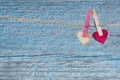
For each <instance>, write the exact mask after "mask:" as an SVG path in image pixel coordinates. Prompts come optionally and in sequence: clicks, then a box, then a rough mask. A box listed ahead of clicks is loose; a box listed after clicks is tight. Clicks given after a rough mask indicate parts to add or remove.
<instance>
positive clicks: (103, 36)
mask: <svg viewBox="0 0 120 80" xmlns="http://www.w3.org/2000/svg"><path fill="white" fill-rule="evenodd" d="M91 14H92V16H93V19H94V24H95V27H96V29H97V31H96V32H94V33H93V34H91V33H89V32H88V27H89V25H90V16H91ZM77 36H78V39H79V40H80V42H81V43H82V44H86V43H88V42H89V41H90V39H91V38H92V37H93V38H94V39H95V40H96V41H97V42H99V43H101V44H104V43H105V41H106V40H107V36H108V31H107V30H105V29H103V30H102V29H101V27H100V24H99V20H98V17H97V13H96V11H95V10H88V11H87V16H86V20H85V25H84V31H79V32H78V34H77Z"/></svg>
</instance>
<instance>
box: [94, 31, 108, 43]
mask: <svg viewBox="0 0 120 80" xmlns="http://www.w3.org/2000/svg"><path fill="white" fill-rule="evenodd" d="M102 33H103V36H99V34H98V32H97V31H96V32H94V33H93V38H94V39H95V40H96V41H98V42H99V43H101V44H104V42H105V41H106V39H107V36H108V31H107V30H102Z"/></svg>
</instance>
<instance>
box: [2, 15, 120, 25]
mask: <svg viewBox="0 0 120 80" xmlns="http://www.w3.org/2000/svg"><path fill="white" fill-rule="evenodd" d="M0 18H2V19H8V20H17V21H24V22H41V23H47V24H54V25H66V26H84V25H83V24H67V23H63V22H55V21H51V20H40V19H28V18H11V17H7V16H0ZM90 26H91V27H94V25H90ZM101 26H110V27H112V26H120V24H106V25H101Z"/></svg>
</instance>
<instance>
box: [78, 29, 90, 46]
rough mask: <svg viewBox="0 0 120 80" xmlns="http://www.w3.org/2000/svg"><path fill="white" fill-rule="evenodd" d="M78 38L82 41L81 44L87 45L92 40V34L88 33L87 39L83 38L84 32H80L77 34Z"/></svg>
mask: <svg viewBox="0 0 120 80" xmlns="http://www.w3.org/2000/svg"><path fill="white" fill-rule="evenodd" d="M77 36H78V39H79V40H80V42H81V43H82V44H86V43H87V42H89V41H90V39H91V38H92V34H91V33H89V32H88V33H87V36H86V37H83V32H82V31H79V32H78V34H77Z"/></svg>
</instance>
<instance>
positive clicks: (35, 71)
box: [0, 0, 120, 80]
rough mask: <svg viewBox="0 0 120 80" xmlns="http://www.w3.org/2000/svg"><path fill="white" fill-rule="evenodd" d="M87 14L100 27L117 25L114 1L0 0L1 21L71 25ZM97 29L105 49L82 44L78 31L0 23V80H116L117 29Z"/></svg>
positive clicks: (119, 57) (119, 58)
mask: <svg viewBox="0 0 120 80" xmlns="http://www.w3.org/2000/svg"><path fill="white" fill-rule="evenodd" d="M88 9H95V10H97V14H98V17H99V21H100V24H101V25H104V24H119V23H120V18H119V17H120V15H119V13H120V2H119V0H89V1H83V0H50V1H47V0H44V1H43V0H20V1H19V0H0V15H1V16H9V17H13V18H21V17H23V18H30V19H43V20H53V21H57V22H59V21H60V22H65V23H70V24H71V23H73V24H74V23H75V24H76V23H80V24H83V23H84V20H85V16H86V11H87V10H88ZM91 23H93V22H92V21H91ZM101 27H102V29H107V30H108V32H109V35H108V39H107V41H106V43H105V44H104V45H101V44H99V43H97V42H96V41H95V40H94V39H92V40H90V42H89V43H88V44H87V45H81V44H80V42H79V40H78V38H77V36H76V34H77V32H78V31H80V30H83V27H82V26H80V27H74V26H73V27H72V26H58V25H52V24H45V23H37V22H22V21H16V20H7V19H0V80H120V26H113V27H109V26H101ZM94 31H95V28H94V27H90V28H89V32H91V33H93V32H94Z"/></svg>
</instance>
